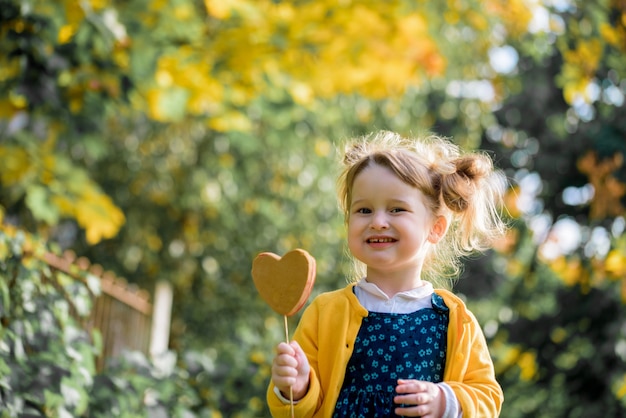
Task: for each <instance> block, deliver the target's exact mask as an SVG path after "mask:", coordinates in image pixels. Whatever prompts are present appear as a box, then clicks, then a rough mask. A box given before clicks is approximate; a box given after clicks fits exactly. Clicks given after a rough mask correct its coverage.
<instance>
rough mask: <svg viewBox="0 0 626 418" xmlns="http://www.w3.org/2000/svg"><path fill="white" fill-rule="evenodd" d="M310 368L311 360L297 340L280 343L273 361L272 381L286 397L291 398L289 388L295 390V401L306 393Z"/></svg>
mask: <svg viewBox="0 0 626 418" xmlns="http://www.w3.org/2000/svg"><path fill="white" fill-rule="evenodd" d="M310 370H311V367H310V366H309V361H308V360H307V358H306V355H305V354H304V351H302V348H300V345H298V343H297V342H295V341H292V342H290V343H289V344H287V343H280V344H278V346H277V347H276V357H274V362H273V363H272V381H273V382H274V385H275V386H276V387H277V388H278V390H280V393H282V394H283V396H284V397H285V398H287V399H289V396H290V394H289V388H292V390H293V400H294V401H297V400H299V399H302V398H303V397H304V395H306V392H307V390H309V372H310Z"/></svg>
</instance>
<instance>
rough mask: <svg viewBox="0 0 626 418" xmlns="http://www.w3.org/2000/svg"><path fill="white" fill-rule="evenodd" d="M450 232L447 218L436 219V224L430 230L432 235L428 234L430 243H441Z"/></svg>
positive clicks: (439, 217)
mask: <svg viewBox="0 0 626 418" xmlns="http://www.w3.org/2000/svg"><path fill="white" fill-rule="evenodd" d="M447 230H448V219H446V217H445V216H438V217H437V219H435V223H434V224H433V226H432V227H431V228H430V233H429V234H428V242H430V243H431V244H436V243H438V242H439V240H440V239H441V238H443V236H444V235H445V234H446V232H447Z"/></svg>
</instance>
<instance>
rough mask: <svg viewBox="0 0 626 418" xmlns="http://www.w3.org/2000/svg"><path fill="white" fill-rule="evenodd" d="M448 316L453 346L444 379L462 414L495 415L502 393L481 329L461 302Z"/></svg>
mask: <svg viewBox="0 0 626 418" xmlns="http://www.w3.org/2000/svg"><path fill="white" fill-rule="evenodd" d="M453 317H454V320H453ZM450 319H451V321H450V326H449V328H448V332H449V343H450V344H452V347H451V348H452V349H451V350H449V355H450V358H449V359H448V362H447V364H446V375H447V379H444V380H445V382H446V383H447V384H448V385H449V386H450V387H451V388H452V390H453V391H454V393H455V395H456V397H457V399H458V400H459V404H460V406H461V408H462V411H463V416H464V417H486V418H493V417H498V416H499V414H500V410H501V407H502V402H503V400H504V395H503V392H502V388H501V387H500V384H499V383H498V382H497V380H496V377H495V371H494V367H493V361H492V359H491V355H490V354H489V348H488V346H487V342H486V339H485V336H484V334H483V332H482V329H481V327H480V325H479V323H478V321H477V320H476V318H475V317H474V315H473V314H472V313H471V312H470V311H469V310H467V309H466V308H465V306H464V305H462V306H460V307H459V308H458V312H457V313H456V314H455V315H454V316H451V318H450ZM453 321H454V323H455V324H456V327H454V326H453V325H454V323H453Z"/></svg>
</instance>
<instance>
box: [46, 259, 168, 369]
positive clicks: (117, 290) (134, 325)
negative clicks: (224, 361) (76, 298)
mask: <svg viewBox="0 0 626 418" xmlns="http://www.w3.org/2000/svg"><path fill="white" fill-rule="evenodd" d="M44 261H45V262H46V263H47V264H48V265H49V266H50V267H52V268H54V269H57V270H60V271H62V272H64V273H66V274H69V275H70V276H73V277H76V278H78V277H79V276H81V272H88V273H90V274H93V275H95V276H97V277H98V278H99V279H100V288H101V294H100V295H98V296H94V301H93V306H92V311H91V315H90V317H89V318H87V320H84V319H83V320H82V322H83V326H84V327H85V329H86V330H88V331H91V330H93V329H97V330H98V331H99V332H100V334H101V336H102V353H101V355H100V356H99V357H98V359H97V362H96V367H97V369H98V371H101V370H102V369H103V368H104V366H105V364H106V361H107V360H108V359H111V358H114V357H117V356H119V355H120V354H121V353H122V352H123V351H124V350H132V351H141V352H142V353H144V354H146V355H149V354H151V353H150V351H151V350H150V343H151V340H150V338H151V332H152V314H153V307H152V304H151V303H150V294H149V293H148V292H147V291H145V290H142V289H139V288H137V287H136V286H134V285H129V284H128V283H127V282H126V281H125V280H123V279H121V278H119V277H117V276H116V275H115V274H114V273H112V272H110V271H105V270H104V269H103V268H102V266H100V265H98V264H91V263H90V261H89V260H88V259H86V258H84V257H81V258H76V255H75V254H74V253H73V252H71V251H66V252H65V253H64V254H63V256H62V257H60V256H57V255H55V254H53V253H47V254H45V255H44ZM77 268H78V270H79V271H77ZM167 319H168V320H169V316H168V317H167ZM168 334H169V328H168Z"/></svg>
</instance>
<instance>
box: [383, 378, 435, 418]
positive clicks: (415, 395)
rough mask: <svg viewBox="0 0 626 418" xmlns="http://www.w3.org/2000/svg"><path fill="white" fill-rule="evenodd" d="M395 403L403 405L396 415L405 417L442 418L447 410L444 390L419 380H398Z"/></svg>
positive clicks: (397, 409)
mask: <svg viewBox="0 0 626 418" xmlns="http://www.w3.org/2000/svg"><path fill="white" fill-rule="evenodd" d="M396 392H397V393H398V395H397V396H395V397H394V398H393V401H394V402H395V403H397V404H401V405H403V406H402V407H398V408H396V414H397V415H400V416H405V417H422V418H440V417H441V416H442V415H443V413H444V412H445V410H446V397H445V395H444V393H443V390H442V389H441V388H439V386H437V385H436V384H434V383H431V382H422V381H419V380H402V379H399V380H398V386H396Z"/></svg>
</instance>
